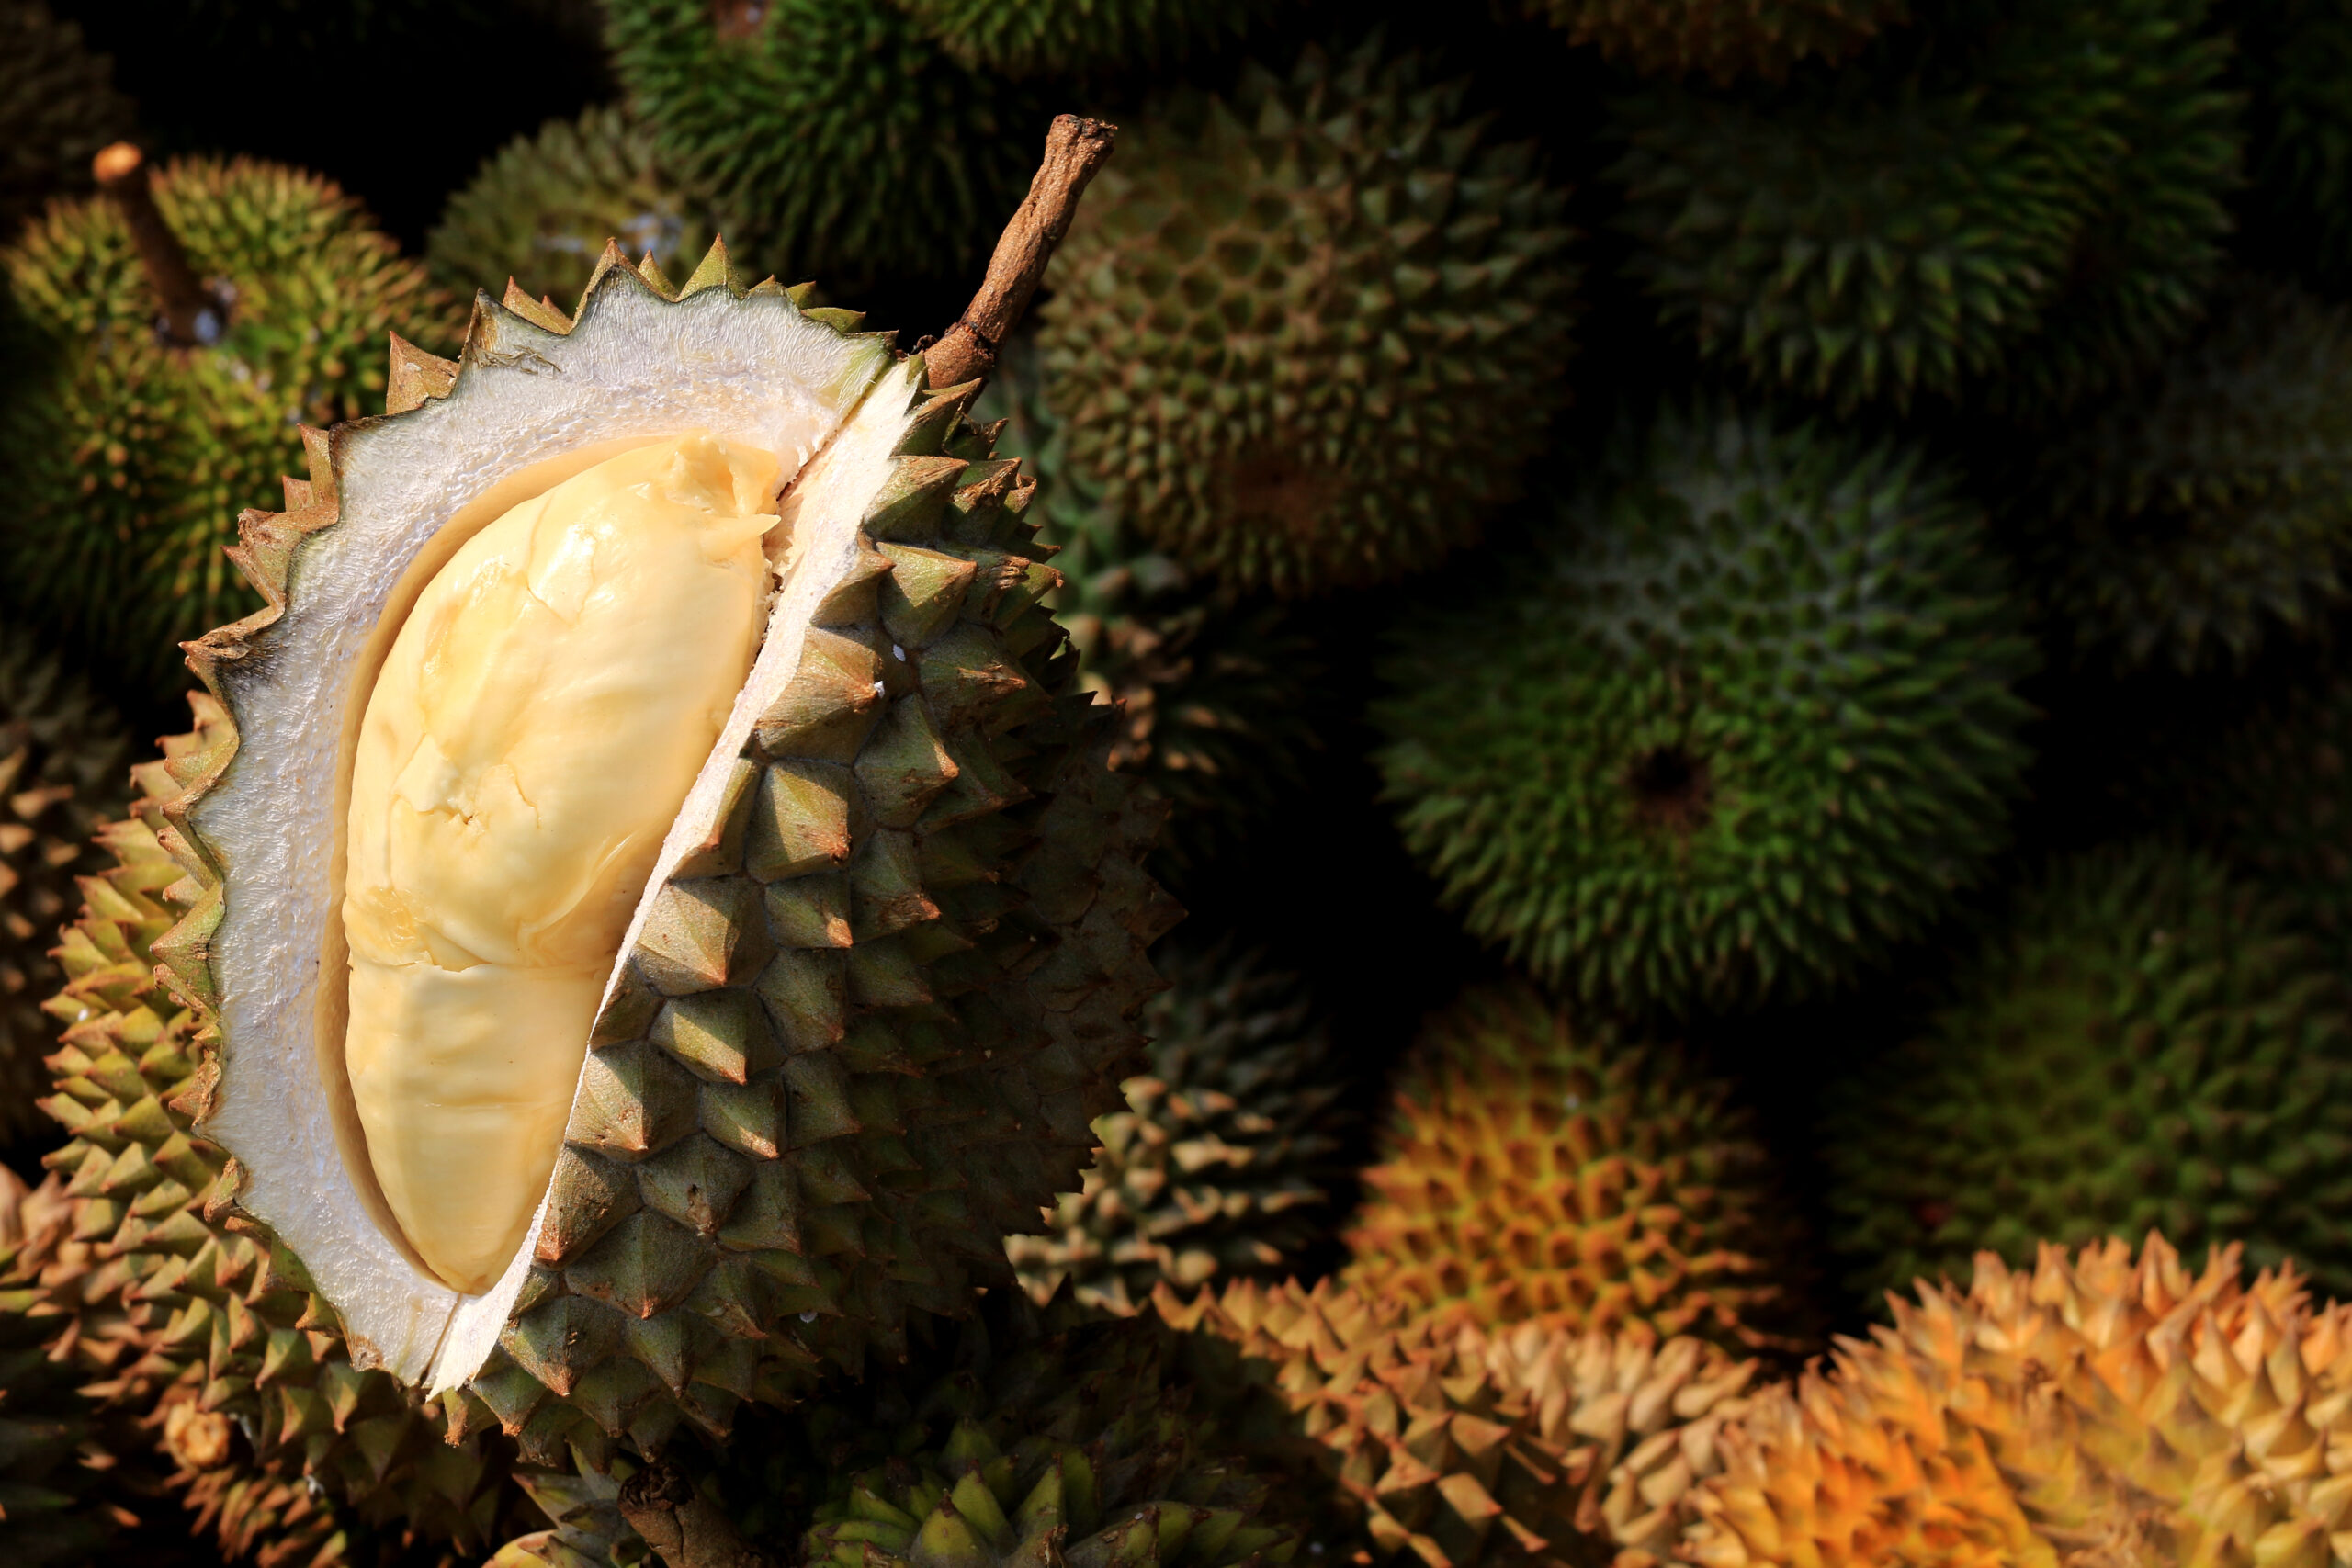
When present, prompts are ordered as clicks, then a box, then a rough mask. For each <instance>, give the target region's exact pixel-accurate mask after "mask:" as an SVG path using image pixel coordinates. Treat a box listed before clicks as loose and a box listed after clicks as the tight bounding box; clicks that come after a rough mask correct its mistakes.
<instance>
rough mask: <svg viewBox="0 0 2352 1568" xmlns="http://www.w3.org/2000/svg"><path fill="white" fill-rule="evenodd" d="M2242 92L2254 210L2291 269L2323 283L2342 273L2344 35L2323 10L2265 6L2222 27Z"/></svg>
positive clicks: (2351, 37) (2348, 262)
mask: <svg viewBox="0 0 2352 1568" xmlns="http://www.w3.org/2000/svg"><path fill="white" fill-rule="evenodd" d="M2232 20H2233V22H2234V23H2235V24H2236V29H2237V36H2238V42H2239V46H2240V49H2241V51H2242V60H2243V63H2242V68H2241V71H2240V77H2241V79H2242V80H2243V81H2245V83H2246V84H2247V85H2248V86H2249V87H2250V88H2251V89H2252V102H2251V103H2250V104H2249V106H2248V111H2249V112H2248V115H2247V118H2248V121H2249V124H2250V130H2251V135H2250V138H2249V141H2250V156H2249V158H2248V160H2247V162H2248V164H2249V165H2250V170H2249V172H2250V173H2251V175H2252V176H2253V184H2254V191H2253V196H2254V200H2255V203H2256V206H2257V208H2258V209H2260V210H2261V211H2263V212H2264V213H2265V214H2266V215H2267V217H2268V218H2269V219H2270V220H2272V221H2273V222H2274V223H2275V224H2276V225H2277V226H2278V230H2279V231H2281V232H2282V233H2283V234H2286V235H2290V236H2291V237H2292V238H2291V243H2292V246H2293V261H2294V264H2295V265H2299V266H2301V267H2303V268H2306V269H2308V270H2309V271H2310V272H2311V273H2312V274H2313V275H2315V276H2319V277H2322V278H2324V279H2326V280H2328V281H2329V282H2336V281H2340V280H2341V279H2342V278H2343V277H2344V276H2345V275H2346V270H2347V268H2352V98H2347V97H2346V94H2345V91H2344V85H2345V84H2346V82H2352V25H2347V20H2346V17H2345V16H2344V13H2343V11H2342V10H2341V8H2340V7H2338V6H2334V5H2331V4H2329V3H2328V0H2266V3H2265V4H2263V5H2260V6H2245V7H2242V8H2240V9H2239V10H2238V11H2237V12H2236V13H2235V14H2234V15H2233V17H2232Z"/></svg>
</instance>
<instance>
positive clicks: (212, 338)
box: [90, 141, 229, 348]
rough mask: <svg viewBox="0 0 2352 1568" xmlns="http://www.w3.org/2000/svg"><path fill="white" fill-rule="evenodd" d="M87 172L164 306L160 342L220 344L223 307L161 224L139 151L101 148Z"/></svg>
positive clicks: (127, 146) (125, 145)
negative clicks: (127, 230) (127, 231)
mask: <svg viewBox="0 0 2352 1568" xmlns="http://www.w3.org/2000/svg"><path fill="white" fill-rule="evenodd" d="M90 173H91V175H92V176H93V177H94V178H95V179H96V181H97V182H98V188H99V189H100V190H102V191H104V192H106V193H107V196H108V197H110V198H112V200H113V202H114V204H115V208H116V209H117V210H119V212H120V213H121V214H122V220H123V222H124V224H125V225H127V226H128V227H129V228H130V243H132V244H134V245H136V246H137V247H138V248H139V262H140V265H141V266H142V267H144V268H145V269H146V273H147V281H148V284H149V285H150V286H151V287H152V288H153V289H154V290H155V300H156V303H157V304H159V305H161V306H162V307H163V314H162V317H161V325H162V327H163V333H164V338H165V340H166V341H168V342H170V343H172V344H175V346H177V347H180V348H199V347H203V346H205V345H208V344H215V343H219V342H220V334H221V333H222V332H224V331H226V330H227V328H228V325H229V319H228V318H229V312H228V308H227V306H226V305H225V304H224V303H223V302H222V301H221V300H220V299H219V298H218V297H216V296H215V295H214V293H213V292H212V290H210V289H209V288H205V287H204V284H203V282H202V281H201V280H200V279H199V278H198V276H196V269H195V268H194V267H192V266H190V265H188V260H187V250H186V249H185V248H183V247H182V246H181V244H180V240H179V236H178V235H176V234H175V233H173V232H172V226H171V225H170V224H168V223H166V222H164V215H163V213H162V212H161V211H160V210H159V209H157V208H156V206H155V193H154V191H153V189H152V188H151V187H150V186H149V183H148V178H147V160H146V159H145V158H144V157H143V156H141V153H140V151H139V149H138V148H137V147H135V146H133V145H132V144H131V143H130V142H128V141H118V142H115V143H114V144H113V145H112V146H109V147H105V148H101V149H100V150H99V152H98V155H97V156H96V157H95V158H93V159H91V160H90Z"/></svg>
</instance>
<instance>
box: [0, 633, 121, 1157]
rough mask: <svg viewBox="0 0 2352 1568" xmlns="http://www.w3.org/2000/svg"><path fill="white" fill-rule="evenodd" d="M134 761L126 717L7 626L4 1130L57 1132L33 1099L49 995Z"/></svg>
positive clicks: (1, 962)
mask: <svg viewBox="0 0 2352 1568" xmlns="http://www.w3.org/2000/svg"><path fill="white" fill-rule="evenodd" d="M129 765H130V742H129V738H128V735H127V733H126V731H125V729H124V727H123V723H122V720H121V719H120V718H119V717H117V716H115V715H114V714H113V713H112V712H111V711H110V710H108V709H107V706H106V705H104V704H103V703H101V702H99V701H98V700H97V699H96V697H94V696H92V695H91V694H90V690H89V687H88V686H87V685H86V684H85V682H83V681H82V680H81V679H80V677H78V676H76V675H74V673H72V672H71V671H67V670H66V669H64V668H63V667H62V665H60V664H59V663H58V662H57V660H55V659H54V658H52V657H51V656H49V655H48V654H46V653H44V652H43V651H42V649H40V646H39V644H38V642H37V641H36V639H35V638H34V637H33V636H32V635H31V634H30V633H29V632H28V631H25V630H24V629H22V628H20V627H15V626H0V1138H6V1139H8V1140H11V1141H14V1140H17V1139H22V1138H24V1137H26V1136H28V1135H29V1134H34V1133H37V1132H44V1131H47V1130H48V1129H49V1126H50V1123H49V1119H48V1118H47V1117H45V1116H43V1115H41V1113H40V1108H39V1107H38V1106H37V1105H35V1104H34V1101H35V1100H38V1099H40V1096H41V1095H42V1094H44V1093H46V1092H47V1091H48V1089H49V1071H48V1069H47V1068H46V1067H44V1066H42V1065H41V1058H42V1057H44V1056H46V1055H49V1053H50V1051H51V1048H52V1044H53V1040H52V1036H53V1035H54V1033H55V1030H54V1027H53V1026H52V1025H51V1022H50V1021H49V1019H48V1017H47V1016H46V1015H45V1014H44V1013H43V1012H42V1011H41V1007H40V1004H41V1001H42V999H43V998H46V997H48V996H49V995H51V993H52V992H54V991H55V990H56V989H57V987H59V985H61V984H62V976H60V975H59V974H58V972H57V964H56V961H55V960H53V959H51V957H50V956H49V950H50V949H51V947H52V946H54V945H55V944H56V942H57V929H58V927H60V926H62V925H63V924H64V923H65V922H66V920H67V919H70V918H71V917H72V916H73V914H74V906H75V904H76V903H77V902H79V897H80V896H79V894H78V892H77V891H76V887H75V878H76V876H77V875H78V874H80V873H83V872H86V871H89V870H91V869H92V868H93V865H94V857H93V855H92V853H91V852H90V849H89V842H88V840H89V838H90V835H91V834H92V833H93V832H94V831H96V829H97V825H98V823H99V822H100V821H101V820H102V819H103V818H107V817H109V816H112V815H114V814H115V813H116V812H117V811H119V809H120V808H121V807H122V804H123V800H122V797H123V795H124V794H125V781H126V777H127V772H128V768H129Z"/></svg>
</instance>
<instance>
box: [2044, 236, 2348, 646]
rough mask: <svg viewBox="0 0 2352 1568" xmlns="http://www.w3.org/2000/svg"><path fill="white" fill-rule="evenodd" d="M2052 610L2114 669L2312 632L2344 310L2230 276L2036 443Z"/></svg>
mask: <svg viewBox="0 0 2352 1568" xmlns="http://www.w3.org/2000/svg"><path fill="white" fill-rule="evenodd" d="M2036 462H2037V466H2036V467H2035V468H2034V469H2033V470H2032V471H2031V473H2030V476H2029V477H2028V478H2027V479H2025V480H2024V482H2023V484H2022V486H2021V488H2022V490H2023V492H2024V494H2025V495H2026V497H2027V498H2028V500H2027V502H2026V503H2025V511H2026V513H2027V516H2026V517H2025V518H2023V519H2022V520H2021V527H2022V528H2024V529H2025V530H2027V531H2029V534H2030V537H2031V538H2032V539H2033V540H2034V542H2035V543H2034V548H2035V549H2036V551H2037V554H2038V556H2039V559H2040V565H2041V571H2040V572H2038V573H2037V576H2039V577H2041V579H2042V580H2043V581H2046V582H2047V583H2048V584H2049V585H2050V586H2049V587H2048V589H2047V590H2046V592H2047V593H2048V595H2049V599H2050V605H2049V608H2050V611H2051V613H2052V615H2053V617H2054V618H2055V619H2056V620H2057V622H2058V623H2059V624H2060V625H2062V626H2065V627H2067V628H2068V630H2069V633H2070V635H2071V636H2072V637H2074V638H2075V641H2076V642H2077V643H2078V644H2080V645H2085V650H2086V653H2088V654H2090V656H2092V657H2094V658H2099V659H2105V660H2112V661H2113V662H2114V663H2115V664H2116V665H2118V666H2119V667H2120V668H2123V669H2126V670H2130V669H2138V668H2142V667H2144V666H2147V665H2151V664H2168V665H2171V666H2172V667H2174V668H2175V669H2177V670H2181V671H2197V670H2200V669H2207V668H2211V667H2214V666H2221V665H2231V664H2240V665H2242V664H2244V663H2245V661H2246V660H2249V659H2251V658H2252V657H2253V656H2254V655H2255V653H2256V651H2257V650H2258V649H2260V648H2261V647H2262V646H2263V645H2264V643H2265V642H2266V640H2267V639H2273V638H2276V637H2279V636H2281V635H2285V636H2290V637H2311V636H2313V635H2315V634H2316V633H2317V632H2318V631H2319V629H2320V627H2321V626H2324V623H2325V620H2326V617H2327V615H2328V614H2329V612H2331V611H2332V610H2334V609H2335V608H2336V607H2337V606H2339V605H2340V604H2343V602H2344V599H2345V591H2346V562H2347V559H2352V310H2347V309H2346V307H2345V306H2343V305H2341V304H2337V303H2335V302H2332V301H2326V300H2322V299H2315V298H2313V297H2312V295H2310V294H2308V293H2305V292H2304V291H2303V290H2302V289H2301V288H2298V287H2296V286H2295V285H2293V284H2290V283H2280V282H2273V281H2269V280H2266V279H2260V278H2252V277H2236V278H2233V279H2232V280H2231V281H2230V282H2229V283H2228V284H2227V285H2225V286H2224V287H2223V288H2222V290H2221V292H2220V294H2219V296H2218V297H2217V298H2216V299H2214V301H2213V305H2212V313H2211V318H2210V319H2209V320H2208V321H2207V322H2206V324H2205V326H2204V328H2203V330H2202V331H2201V332H2200V333H2199V336H2198V338H2197V340H2196V341H2195V342H2193V343H2191V344H2188V345H2187V346H2185V347H2183V348H2181V349H2179V350H2177V351H2176V352H2175V353H2173V354H2171V355H2167V356H2166V357H2165V360H2164V362H2163V364H2162V365H2161V366H2160V367H2157V368H2156V369H2155V370H2154V371H2153V372H2151V373H2150V374H2149V375H2147V376H2146V377H2144V378H2142V379H2141V380H2140V381H2138V382H2136V383H2134V384H2133V385H2131V386H2130V387H2128V388H2126V389H2122V390H2121V391H2120V393H2118V394H2117V395H2116V396H2114V397H2111V398H2108V399H2103V400H2100V401H2099V402H2098V405H2097V406H2096V407H2095V408H2094V409H2093V410H2092V411H2090V412H2089V414H2088V416H2087V417H2086V419H2084V420H2083V421H2082V422H2080V423H2077V424H2075V426H2073V427H2072V428H2070V429H2067V430H2064V431H2062V432H2059V433H2057V434H2055V436H2054V437H2053V438H2052V439H2051V440H2050V441H2048V442H2047V443H2045V444H2042V445H2041V446H2038V447H2037V448H2036Z"/></svg>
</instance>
